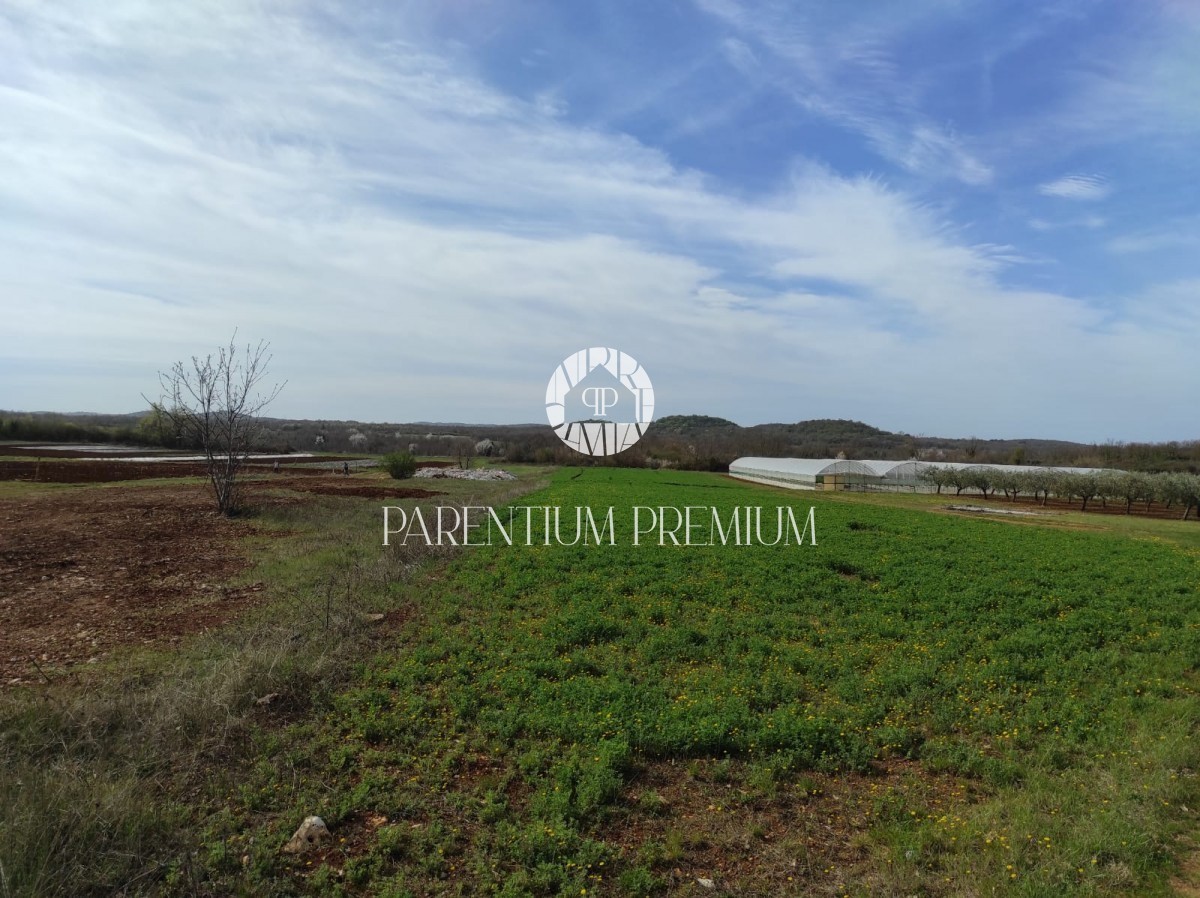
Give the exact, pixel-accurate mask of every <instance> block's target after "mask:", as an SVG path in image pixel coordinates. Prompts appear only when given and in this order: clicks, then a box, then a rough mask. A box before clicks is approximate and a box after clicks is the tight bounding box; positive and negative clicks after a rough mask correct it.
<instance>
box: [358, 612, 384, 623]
mask: <svg viewBox="0 0 1200 898" xmlns="http://www.w3.org/2000/svg"><path fill="white" fill-rule="evenodd" d="M361 617H362V619H363V621H364V622H365V623H368V624H377V623H379V622H380V621H381V620H383V619H384V617H386V615H383V614H363V615H361Z"/></svg>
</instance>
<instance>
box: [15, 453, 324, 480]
mask: <svg viewBox="0 0 1200 898" xmlns="http://www.w3.org/2000/svg"><path fill="white" fill-rule="evenodd" d="M307 461H310V462H311V459H308V460H307ZM324 461H326V459H322V462H324ZM272 464H273V462H272V463H257V464H249V465H246V466H245V467H244V468H243V470H244V471H245V472H246V473H247V474H263V473H271V471H272ZM300 464H301V460H299V459H298V460H296V462H294V463H293V464H291V465H286V463H285V462H284V461H283V459H282V458H281V459H280V465H285V467H284V470H286V471H287V475H288V476H307V477H313V476H320V475H325V476H326V477H329V476H331V474H332V473H333V472H331V471H330V469H329V468H327V467H326V468H311V467H300ZM206 472H207V469H206V468H205V466H204V465H203V464H201V463H200V462H187V461H147V462H139V461H108V460H87V459H80V460H78V461H75V460H70V461H66V460H60V459H45V460H38V461H0V480H30V481H36V482H38V483H114V482H117V481H121V480H152V479H155V478H159V477H204V476H206ZM337 473H339V474H340V473H341V472H340V471H338V472H337Z"/></svg>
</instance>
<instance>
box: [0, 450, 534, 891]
mask: <svg viewBox="0 0 1200 898" xmlns="http://www.w3.org/2000/svg"><path fill="white" fill-rule="evenodd" d="M541 474H542V472H541V471H539V470H536V469H531V470H527V471H525V472H524V473H523V475H522V476H523V481H522V482H521V483H518V484H515V485H514V484H511V483H499V484H484V483H471V484H459V483H454V484H450V485H448V486H447V487H446V492H447V493H448V495H447V496H446V497H443V498H441V499H439V500H438V501H442V502H452V501H457V499H456V496H457V495H458V494H461V498H463V499H467V498H470V499H471V500H472V501H482V502H487V501H503V500H505V499H506V498H508V497H511V496H512V495H514V494H516V493H519V492H521V491H524V490H528V489H529V488H531V487H532V486H534V485H536V483H537V482H538V478H539V477H540V476H541ZM179 484H180V481H179V480H178V479H171V480H164V481H153V482H151V481H137V482H130V483H127V484H103V485H95V486H79V485H58V484H25V483H12V484H9V483H6V484H0V496H4V497H13V498H19V499H21V500H26V499H31V500H33V501H36V500H37V498H38V497H39V496H41V495H47V494H50V493H59V492H61V490H63V489H70V490H75V491H87V490H91V489H122V488H129V487H131V486H132V487H136V488H138V489H143V488H150V489H153V488H154V487H155V486H156V485H158V486H169V487H177V486H178V485H179ZM396 504H400V505H407V506H409V507H411V506H412V504H413V503H412V501H411V500H402V501H400V502H397V503H396ZM379 506H380V502H378V501H371V500H363V499H333V498H327V499H318V498H314V497H311V496H300V497H295V501H294V502H291V503H285V504H275V505H273V506H271V507H268V508H267V509H266V510H264V511H261V512H258V513H257V514H258V517H259V521H260V523H261V524H263V525H264V530H266V531H273V532H274V535H271V536H268V535H262V536H259V537H256V538H255V541H254V551H255V554H256V556H257V557H258V558H259V564H258V565H257V567H256V568H254V569H252V570H251V571H249V572H247V573H246V574H245V575H244V577H243V578H242V579H243V580H245V582H252V581H260V580H265V581H267V582H268V584H269V600H268V601H267V602H266V603H265V604H264V605H263V606H261V607H259V608H258V609H256V610H255V611H253V612H251V613H249V614H247V615H246V616H245V617H244V618H243V619H242V620H241V621H239V622H238V623H237V624H235V625H233V626H231V627H228V628H226V629H224V630H222V631H220V632H216V633H212V634H208V635H205V636H203V637H200V638H197V639H194V640H192V641H191V642H190V643H189V644H188V645H187V646H186V647H185V648H184V649H183V650H182V651H180V652H172V653H160V652H150V651H137V650H128V651H125V652H123V653H119V654H118V656H117V657H116V658H115V659H114V660H113V661H112V662H110V663H107V664H103V665H97V666H96V667H95V668H93V669H90V670H88V671H81V672H80V673H79V675H78V676H75V677H73V678H72V679H71V682H70V683H60V682H52V683H49V684H47V685H45V686H43V687H38V688H34V689H21V690H8V691H5V692H0V769H2V770H3V774H2V775H0V896H3V898H10V896H35V895H36V896H45V895H62V896H82V895H112V894H119V893H120V894H143V893H145V894H149V893H155V892H158V891H160V890H161V889H163V888H165V887H168V885H169V887H171V888H175V889H179V890H181V891H183V892H189V891H191V890H192V889H193V886H196V887H197V888H198V887H199V883H201V882H202V881H203V880H204V879H205V876H206V875H207V874H206V872H205V871H207V870H208V869H209V866H210V863H211V857H210V856H209V854H207V853H202V854H197V853H196V852H197V851H198V850H200V849H202V848H204V845H205V841H204V833H205V831H206V826H207V824H205V822H204V821H206V820H208V819H209V818H210V817H213V816H214V815H215V816H216V817H220V815H221V814H222V813H223V811H222V809H221V808H220V806H219V804H214V803H213V802H214V800H215V799H214V797H215V796H221V795H224V794H225V793H226V792H227V791H228V790H229V789H232V788H235V787H236V785H237V783H238V782H239V779H240V777H241V776H242V773H243V769H244V766H245V765H247V764H249V763H250V760H249V759H252V758H254V757H256V756H258V755H259V754H260V753H261V750H262V744H261V740H262V738H264V736H263V734H264V733H269V732H271V731H273V730H275V729H277V727H278V726H279V724H280V723H281V722H283V721H286V720H290V719H294V718H301V717H304V716H305V715H309V714H317V713H320V709H322V708H324V707H328V706H329V704H330V703H331V701H332V697H333V696H334V695H336V694H337V691H338V689H339V687H340V686H342V685H343V684H344V683H345V682H347V681H348V680H349V679H350V678H352V677H353V675H354V673H355V672H356V664H357V662H358V660H359V658H360V656H361V654H362V653H363V652H369V651H371V646H373V645H376V644H377V643H378V641H379V640H381V639H382V638H383V635H382V634H383V632H384V631H390V629H391V626H392V618H393V617H394V616H395V615H396V614H398V613H400V610H401V609H402V607H403V606H404V605H405V603H406V601H407V600H406V599H405V597H404V595H403V594H402V593H400V592H396V591H394V590H393V588H392V587H393V586H394V585H395V584H397V583H403V582H407V581H409V580H410V579H411V578H412V577H413V576H415V574H416V572H418V571H420V570H421V569H422V566H423V565H425V564H426V563H427V562H429V561H430V560H431V558H430V557H428V556H427V555H425V554H423V553H419V552H407V553H406V552H391V553H386V554H385V553H381V552H379V551H378V548H377V547H378V545H379V542H380V533H381V529H380V528H381V524H380V514H379ZM218 576H219V575H218ZM378 615H385V617H384V618H383V620H382V621H380V620H377V619H376V618H377V616H378Z"/></svg>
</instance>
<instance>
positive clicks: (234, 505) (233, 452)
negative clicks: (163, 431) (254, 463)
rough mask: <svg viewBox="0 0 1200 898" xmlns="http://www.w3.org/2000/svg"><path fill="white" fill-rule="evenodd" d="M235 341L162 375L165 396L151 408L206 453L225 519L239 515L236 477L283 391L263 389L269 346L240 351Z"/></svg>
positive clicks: (215, 490)
mask: <svg viewBox="0 0 1200 898" xmlns="http://www.w3.org/2000/svg"><path fill="white" fill-rule="evenodd" d="M236 340H237V332H236V331H235V332H234V335H233V336H232V337H231V338H230V340H229V345H228V346H222V347H220V348H219V349H218V350H217V352H216V355H215V356H214V355H213V354H212V353H209V354H208V355H206V356H204V357H203V358H201V357H200V356H192V358H191V361H190V362H176V363H175V364H174V365H173V366H172V367H171V370H170V371H165V372H159V375H158V380H159V385H160V387H161V391H162V395H161V398H160V399H159V401H158V402H157V403H151V404H152V406H153V407H154V408H155V409H156V410H158V411H159V412H161V414H163V415H164V416H166V417H167V418H168V419H169V422H170V425H171V427H172V428H174V429H175V430H176V431H177V432H178V433H180V434H182V435H183V436H184V437H185V438H186V439H187V440H188V441H189V443H191V444H192V445H196V446H199V447H200V451H201V452H203V453H204V461H205V465H206V467H207V469H208V480H209V484H210V485H211V486H212V490H213V496H214V498H215V499H216V501H217V509H218V511H220V512H221V513H222V514H225V515H231V514H234V513H235V512H236V511H237V510H238V505H239V499H240V496H239V487H240V482H239V480H238V474H239V472H240V471H241V469H242V466H243V465H244V464H245V461H246V458H247V456H249V454H250V449H251V448H252V446H253V445H254V441H255V440H256V439H257V437H258V435H259V433H260V432H261V431H260V424H259V417H258V416H259V414H260V413H261V412H262V410H263V409H264V408H266V406H267V405H269V404H270V403H271V401H272V400H274V399H275V397H276V396H278V395H279V391H280V390H282V389H283V387H284V384H276V385H274V386H273V387H271V388H270V389H265V390H261V389H260V385H261V383H262V381H263V379H264V378H265V377H266V376H267V368H268V366H269V365H270V362H271V356H270V354H269V353H268V352H267V350H268V348H269V344H267V343H264V342H262V341H261V340H260V341H259V343H258V346H256V347H251V346H250V345H249V344H247V345H246V346H245V348H244V350H239V349H238V347H237V345H236V342H235V341H236Z"/></svg>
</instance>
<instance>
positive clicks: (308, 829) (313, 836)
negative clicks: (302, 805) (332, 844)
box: [283, 817, 329, 854]
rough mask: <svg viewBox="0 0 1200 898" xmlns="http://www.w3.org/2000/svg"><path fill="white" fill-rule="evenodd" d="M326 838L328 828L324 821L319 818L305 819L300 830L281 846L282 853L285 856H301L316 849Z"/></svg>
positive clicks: (327, 836)
mask: <svg viewBox="0 0 1200 898" xmlns="http://www.w3.org/2000/svg"><path fill="white" fill-rule="evenodd" d="M327 838H329V827H327V826H326V825H325V821H324V820H322V819H321V818H320V817H305V818H304V822H303V823H301V824H300V828H299V829H298V830H296V832H295V834H294V835H293V836H292V838H291V839H289V840H288V843H287V844H286V845H284V846H283V851H284V853H285V854H303V853H304V852H306V851H311V850H312V849H314V848H316V847H317V845H318V844H320V843H321V842H322V841H324V840H325V839H327Z"/></svg>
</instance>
